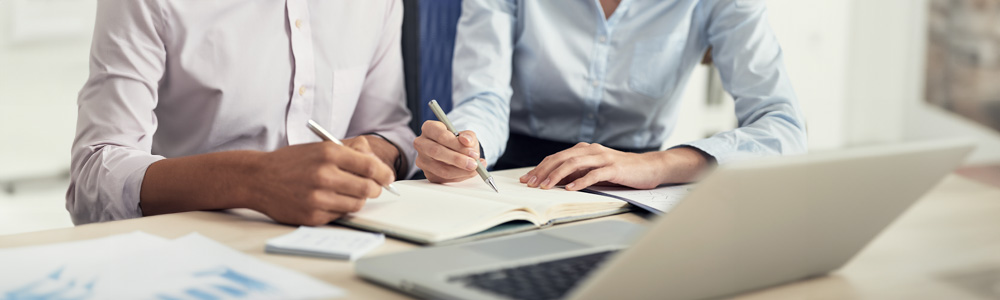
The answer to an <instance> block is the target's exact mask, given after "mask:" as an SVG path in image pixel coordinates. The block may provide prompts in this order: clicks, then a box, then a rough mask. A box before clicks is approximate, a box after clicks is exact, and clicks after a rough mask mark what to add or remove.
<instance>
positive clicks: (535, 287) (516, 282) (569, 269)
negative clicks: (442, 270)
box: [448, 250, 615, 300]
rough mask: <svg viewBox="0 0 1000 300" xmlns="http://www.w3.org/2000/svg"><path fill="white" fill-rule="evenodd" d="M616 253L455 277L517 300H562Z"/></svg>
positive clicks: (478, 287) (459, 280) (475, 286)
mask: <svg viewBox="0 0 1000 300" xmlns="http://www.w3.org/2000/svg"><path fill="white" fill-rule="evenodd" d="M614 252H615V251H614V250H612V251H605V252H598V253H594V254H588V255H583V256H576V257H570V258H566V259H560V260H554V261H547V262H543V263H538V264H534V265H526V266H520V267H514V268H507V269H500V270H494V271H488V272H483V273H476V274H468V275H460V276H456V277H451V278H449V279H448V281H449V282H458V283H461V284H464V285H466V286H469V287H473V288H476V289H480V290H484V291H487V292H490V293H494V294H498V295H500V296H505V297H509V298H513V299H524V300H536V299H537V300H548V299H561V298H563V297H565V296H566V293H567V292H569V291H570V290H571V289H573V287H575V286H576V284H577V283H578V282H579V281H580V280H581V279H583V278H584V277H586V276H587V274H589V273H590V272H591V271H593V270H594V269H597V267H599V266H600V265H601V263H602V262H604V260H605V259H606V258H607V257H608V256H609V255H610V254H612V253H614Z"/></svg>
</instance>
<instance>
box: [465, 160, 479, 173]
mask: <svg viewBox="0 0 1000 300" xmlns="http://www.w3.org/2000/svg"><path fill="white" fill-rule="evenodd" d="M465 168H466V169H469V170H470V171H471V170H475V169H476V160H475V159H471V158H470V159H468V160H467V161H466V163H465Z"/></svg>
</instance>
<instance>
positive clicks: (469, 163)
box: [413, 137, 476, 172]
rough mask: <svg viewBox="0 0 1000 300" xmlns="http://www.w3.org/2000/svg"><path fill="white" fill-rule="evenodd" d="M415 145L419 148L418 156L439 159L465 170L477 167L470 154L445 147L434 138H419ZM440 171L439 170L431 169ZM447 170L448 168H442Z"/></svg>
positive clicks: (414, 142)
mask: <svg viewBox="0 0 1000 300" xmlns="http://www.w3.org/2000/svg"><path fill="white" fill-rule="evenodd" d="M413 146H414V147H415V148H416V149H417V153H418V156H421V157H424V158H429V159H431V160H434V161H438V162H441V163H444V164H447V165H450V166H451V167H454V168H458V169H462V170H465V171H472V170H475V169H476V160H475V158H473V157H470V156H469V155H468V154H464V155H463V154H461V153H458V152H455V151H454V150H452V149H450V148H448V147H445V146H443V145H441V144H439V143H437V142H435V141H433V140H430V139H426V138H423V137H420V138H417V139H416V140H414V141H413ZM421 169H423V170H424V171H428V169H426V168H424V167H422V166H421ZM430 171H435V172H437V171H439V170H433V169H432V170H430ZM440 171H441V172H445V171H446V170H440Z"/></svg>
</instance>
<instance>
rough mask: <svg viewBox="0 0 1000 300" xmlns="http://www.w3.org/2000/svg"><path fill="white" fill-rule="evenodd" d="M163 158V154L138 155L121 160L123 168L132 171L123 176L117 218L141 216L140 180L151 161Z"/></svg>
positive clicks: (144, 175) (144, 176) (143, 177)
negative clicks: (120, 201)
mask: <svg viewBox="0 0 1000 300" xmlns="http://www.w3.org/2000/svg"><path fill="white" fill-rule="evenodd" d="M162 159H164V157H163V156H159V155H152V156H139V157H134V158H132V159H130V160H128V161H125V162H123V166H122V168H123V169H126V170H127V169H132V171H131V172H130V173H129V174H128V175H127V176H126V177H125V182H124V186H123V188H122V198H121V199H122V205H121V206H119V207H118V208H119V209H120V211H119V212H118V214H120V215H119V216H120V217H119V218H117V219H129V218H138V217H142V216H143V214H142V207H141V202H140V201H141V199H140V193H141V191H142V181H143V179H145V178H146V170H147V169H149V166H150V165H152V164H153V163H155V162H157V161H160V160H162Z"/></svg>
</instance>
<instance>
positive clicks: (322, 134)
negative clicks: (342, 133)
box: [306, 120, 403, 196]
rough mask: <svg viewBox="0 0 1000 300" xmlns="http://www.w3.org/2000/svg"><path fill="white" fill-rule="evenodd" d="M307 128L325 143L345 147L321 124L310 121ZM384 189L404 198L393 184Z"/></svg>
mask: <svg viewBox="0 0 1000 300" xmlns="http://www.w3.org/2000/svg"><path fill="white" fill-rule="evenodd" d="M306 126H308V127H309V129H311V130H312V132H313V133H315V134H316V135H318V136H319V138H321V139H323V140H324V141H331V142H333V143H334V144H337V145H341V146H343V145H344V143H341V142H340V140H338V139H337V138H335V137H333V135H332V134H330V132H328V131H326V129H323V127H321V126H319V124H318V123H316V122H315V121H313V120H309V123H308V124H306ZM400 155H403V154H402V153H400ZM383 188H385V190H386V191H389V192H390V193H393V194H396V196H402V195H400V194H399V191H397V190H396V188H395V187H393V186H392V184H391V183H390V184H388V185H386V186H383Z"/></svg>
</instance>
